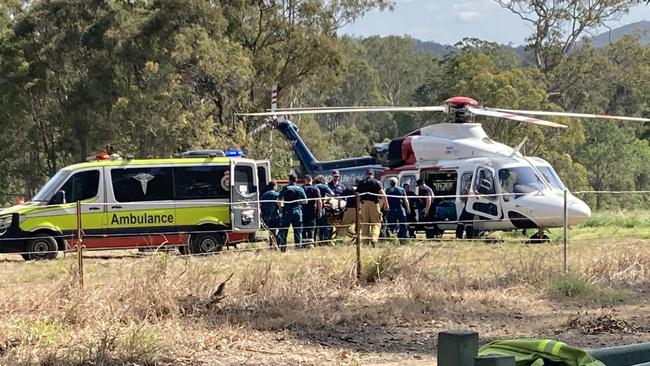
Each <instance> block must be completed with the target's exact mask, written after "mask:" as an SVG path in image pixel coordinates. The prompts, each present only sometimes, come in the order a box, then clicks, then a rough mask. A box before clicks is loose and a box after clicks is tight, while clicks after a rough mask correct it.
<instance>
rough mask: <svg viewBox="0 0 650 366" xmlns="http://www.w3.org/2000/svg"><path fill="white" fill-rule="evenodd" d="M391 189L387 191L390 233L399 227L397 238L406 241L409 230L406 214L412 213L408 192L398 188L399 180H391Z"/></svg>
mask: <svg viewBox="0 0 650 366" xmlns="http://www.w3.org/2000/svg"><path fill="white" fill-rule="evenodd" d="M389 182H390V187H388V189H386V197H388V219H387V221H388V227H389V231H395V228H396V227H397V237H398V238H400V239H406V238H407V237H408V228H407V226H406V214H407V213H410V212H411V208H410V207H409V201H408V198H407V197H406V191H404V189H403V188H401V187H398V186H397V178H395V177H393V178H390V180H389Z"/></svg>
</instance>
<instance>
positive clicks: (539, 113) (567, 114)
mask: <svg viewBox="0 0 650 366" xmlns="http://www.w3.org/2000/svg"><path fill="white" fill-rule="evenodd" d="M489 110H493V111H500V112H507V113H516V114H527V115H532V116H557V117H578V118H595V119H609V120H618V121H633V122H650V118H641V117H625V116H609V115H606V114H590V113H571V112H545V111H518V110H515V109H501V108H489Z"/></svg>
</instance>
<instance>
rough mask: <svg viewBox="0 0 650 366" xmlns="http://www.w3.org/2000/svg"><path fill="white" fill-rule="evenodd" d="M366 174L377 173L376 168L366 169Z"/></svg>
mask: <svg viewBox="0 0 650 366" xmlns="http://www.w3.org/2000/svg"><path fill="white" fill-rule="evenodd" d="M366 175H375V170H374V169H368V170H366Z"/></svg>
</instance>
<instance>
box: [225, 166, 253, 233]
mask: <svg viewBox="0 0 650 366" xmlns="http://www.w3.org/2000/svg"><path fill="white" fill-rule="evenodd" d="M259 191H260V187H259V182H258V180H257V166H256V164H255V162H254V161H252V160H241V159H231V161H230V203H231V209H230V219H231V224H232V229H233V231H244V232H254V231H257V230H259V228H260V202H259Z"/></svg>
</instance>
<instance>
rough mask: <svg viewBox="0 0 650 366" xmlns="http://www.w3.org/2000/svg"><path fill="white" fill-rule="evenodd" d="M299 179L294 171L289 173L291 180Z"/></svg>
mask: <svg viewBox="0 0 650 366" xmlns="http://www.w3.org/2000/svg"><path fill="white" fill-rule="evenodd" d="M297 179H298V177H297V176H296V175H295V174H293V173H291V174H289V180H290V181H294V182H295V181H296V180H297Z"/></svg>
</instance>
